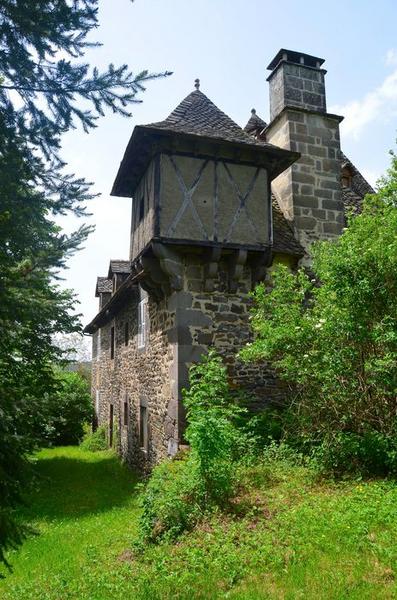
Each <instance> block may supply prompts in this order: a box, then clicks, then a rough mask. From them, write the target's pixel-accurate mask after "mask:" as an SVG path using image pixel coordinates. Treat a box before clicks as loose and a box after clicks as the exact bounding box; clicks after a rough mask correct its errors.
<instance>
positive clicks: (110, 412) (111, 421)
mask: <svg viewBox="0 0 397 600" xmlns="http://www.w3.org/2000/svg"><path fill="white" fill-rule="evenodd" d="M109 446H113V404H111V405H110V407H109Z"/></svg>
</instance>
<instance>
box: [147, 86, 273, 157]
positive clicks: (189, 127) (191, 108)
mask: <svg viewBox="0 0 397 600" xmlns="http://www.w3.org/2000/svg"><path fill="white" fill-rule="evenodd" d="M146 127H153V128H156V129H163V130H166V131H175V132H179V133H187V134H193V135H201V136H205V137H210V138H220V139H222V140H227V141H230V142H238V143H243V144H249V145H251V146H252V145H260V146H265V147H269V148H276V147H277V146H274V144H269V143H268V142H264V141H258V140H256V139H255V138H253V137H252V136H251V135H249V134H248V133H247V132H246V131H244V129H242V128H241V127H240V125H237V123H235V122H234V121H233V120H232V119H231V118H230V117H228V116H227V115H225V113H224V112H222V111H221V110H220V109H219V108H218V107H217V106H215V104H214V103H213V102H212V101H211V100H210V99H209V98H207V96H206V95H205V94H203V92H200V90H195V91H194V92H191V93H190V94H189V95H188V96H186V98H185V99H184V100H182V102H181V103H180V104H179V105H178V106H177V107H176V108H175V110H173V111H172V113H171V114H170V115H169V116H168V117H167V118H166V119H165V121H159V122H158V123H151V124H150V125H146Z"/></svg>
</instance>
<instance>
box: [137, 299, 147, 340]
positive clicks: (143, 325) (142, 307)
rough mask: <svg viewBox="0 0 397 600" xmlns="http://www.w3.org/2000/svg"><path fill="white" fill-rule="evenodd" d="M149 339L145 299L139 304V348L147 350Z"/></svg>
mask: <svg viewBox="0 0 397 600" xmlns="http://www.w3.org/2000/svg"><path fill="white" fill-rule="evenodd" d="M147 337H148V321H147V298H144V299H143V300H141V301H140V302H139V304H138V348H145V346H146V342H147Z"/></svg>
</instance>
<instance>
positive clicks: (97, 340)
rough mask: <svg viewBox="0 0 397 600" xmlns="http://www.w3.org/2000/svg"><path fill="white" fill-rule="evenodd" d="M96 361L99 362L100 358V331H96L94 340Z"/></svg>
mask: <svg viewBox="0 0 397 600" xmlns="http://www.w3.org/2000/svg"><path fill="white" fill-rule="evenodd" d="M96 343H97V346H96V359H97V360H99V359H100V357H101V330H100V329H98V333H97V338H96Z"/></svg>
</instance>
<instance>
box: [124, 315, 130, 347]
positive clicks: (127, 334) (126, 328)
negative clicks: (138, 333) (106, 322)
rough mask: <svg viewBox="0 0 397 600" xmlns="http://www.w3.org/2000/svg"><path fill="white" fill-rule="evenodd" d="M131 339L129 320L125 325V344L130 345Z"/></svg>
mask: <svg viewBox="0 0 397 600" xmlns="http://www.w3.org/2000/svg"><path fill="white" fill-rule="evenodd" d="M129 341H130V332H129V327H128V321H127V322H126V323H125V325H124V345H125V346H128V342H129Z"/></svg>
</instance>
